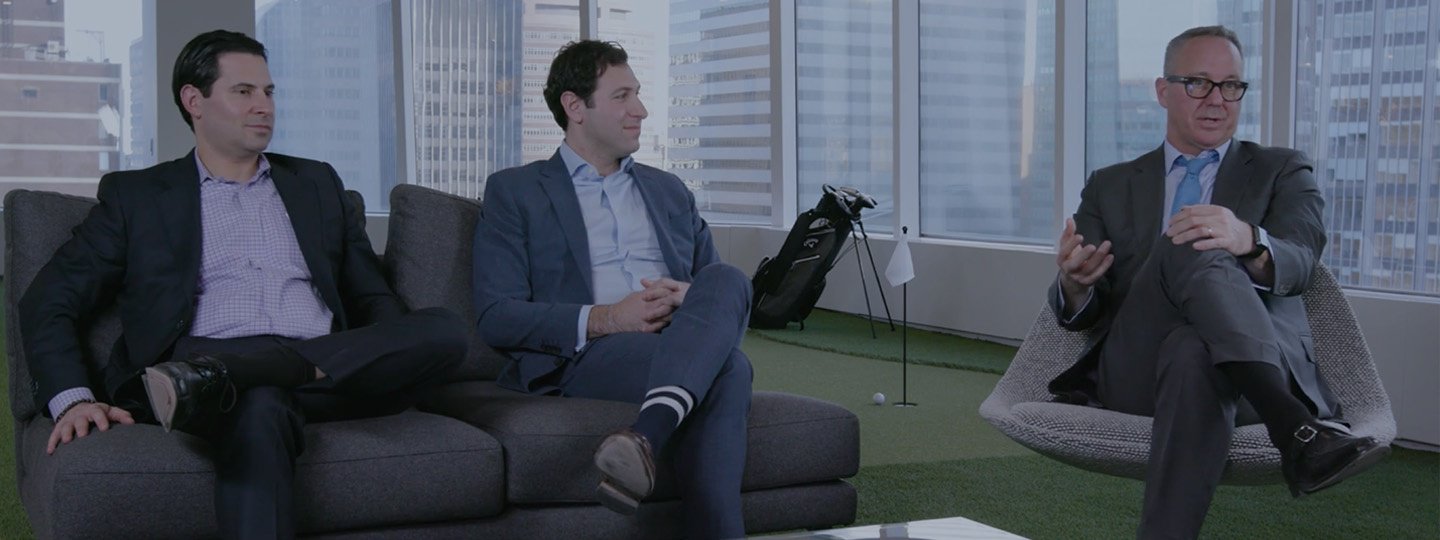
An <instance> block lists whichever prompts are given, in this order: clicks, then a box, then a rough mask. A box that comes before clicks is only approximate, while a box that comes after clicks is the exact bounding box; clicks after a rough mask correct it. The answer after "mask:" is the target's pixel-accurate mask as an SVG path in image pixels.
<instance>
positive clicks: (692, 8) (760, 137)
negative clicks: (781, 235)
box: [666, 0, 778, 223]
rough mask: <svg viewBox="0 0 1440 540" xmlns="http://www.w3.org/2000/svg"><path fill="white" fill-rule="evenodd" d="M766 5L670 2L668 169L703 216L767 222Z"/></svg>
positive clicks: (770, 192)
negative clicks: (685, 186)
mask: <svg viewBox="0 0 1440 540" xmlns="http://www.w3.org/2000/svg"><path fill="white" fill-rule="evenodd" d="M770 102H771V96H770V5H769V2H768V1H766V0H724V1H714V2H677V3H673V4H671V6H670V111H669V112H670V126H669V128H670V129H669V144H668V159H667V160H666V161H667V164H668V168H669V169H670V170H671V171H672V172H674V173H675V174H677V175H679V176H680V178H682V179H684V180H685V181H686V183H687V184H688V185H689V186H690V188H691V190H692V191H694V192H695V200H696V204H697V205H698V206H699V208H700V211H701V212H702V213H704V215H705V217H706V218H707V219H710V220H712V221H730V222H741V223H769V222H770V216H771V212H772V206H773V199H774V196H775V190H776V189H778V188H777V187H776V186H775V185H774V184H773V181H772V174H771V172H770V165H771V146H770V110H771V109H770Z"/></svg>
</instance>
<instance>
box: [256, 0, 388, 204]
mask: <svg viewBox="0 0 1440 540" xmlns="http://www.w3.org/2000/svg"><path fill="white" fill-rule="evenodd" d="M390 9H391V8H390V2H389V1H388V0H304V1H302V0H268V1H267V0H261V1H257V2H256V3H255V33H256V39H259V40H260V42H261V43H264V44H265V48H266V49H267V52H268V55H269V66H270V76H271V78H272V79H273V80H274V82H275V135H274V137H273V138H272V139H271V141H270V151H272V152H280V153H284V154H291V155H296V156H301V157H305V158H310V159H318V160H323V161H326V162H329V163H330V164H331V165H332V166H334V167H335V171H336V172H337V173H339V174H340V178H341V180H343V181H344V182H345V187H346V188H348V189H353V190H355V191H358V192H360V194H361V195H363V196H364V197H365V205H366V209H367V210H368V211H371V212H384V211H386V210H387V209H388V208H389V192H390V188H391V187H393V186H394V184H395V183H396V182H397V180H399V178H397V176H398V175H397V172H398V171H399V169H398V168H397V167H396V165H395V159H396V157H397V155H398V154H397V152H396V150H395V148H396V145H397V142H398V141H399V140H400V137H399V135H398V134H397V133H396V123H395V108H394V107H395V70H394V68H393V66H394V52H393V51H394V49H393V40H392V39H391V31H390V28H391V23H390ZM327 69H344V70H354V71H357V72H358V73H359V74H360V77H359V78H356V79H351V78H339V77H330V76H327V75H326V70H327Z"/></svg>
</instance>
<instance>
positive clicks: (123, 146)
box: [0, 0, 153, 197]
mask: <svg viewBox="0 0 1440 540" xmlns="http://www.w3.org/2000/svg"><path fill="white" fill-rule="evenodd" d="M140 8H141V0H70V1H68V2H64V3H50V2H3V3H0V21H3V23H0V27H3V28H0V34H3V36H0V37H3V39H4V41H7V43H4V44H3V46H0V76H3V77H0V78H3V79H4V81H3V82H4V83H5V84H3V85H0V86H3V87H4V89H5V90H6V91H4V92H0V111H3V112H4V116H5V118H4V120H3V123H4V126H5V127H4V129H0V197H4V195H5V193H7V192H9V191H10V190H12V189H35V190H45V191H56V192H61V193H69V194H73V195H82V196H86V197H93V196H95V186H96V184H98V183H99V181H100V176H101V175H103V174H104V173H106V172H109V171H110V170H112V169H113V168H116V166H117V165H126V164H129V165H131V166H144V165H149V164H150V163H153V157H147V158H146V159H135V160H131V159H129V158H131V157H132V153H133V152H134V151H135V149H137V148H140V147H143V146H142V145H138V144H132V141H136V140H139V139H141V138H143V133H144V132H145V127H144V126H143V125H139V124H140V123H141V122H139V121H138V120H139V117H138V114H139V111H138V110H137V108H136V107H134V102H135V99H134V98H133V97H132V96H134V95H144V94H143V93H144V92H146V90H145V88H144V86H145V84H144V83H146V82H147V81H145V80H144V78H143V77H139V76H133V75H136V73H132V71H134V72H139V71H146V72H148V71H149V70H150V69H151V68H150V67H148V66H142V65H139V62H141V61H142V59H141V57H139V56H138V55H137V54H136V50H137V48H138V47H139V43H141V34H142V32H143V30H142V28H143V27H142V25H141V20H140V18H141V9H140ZM96 85H98V87H99V91H98V92H97V91H96ZM122 88H124V89H125V90H124V91H123V92H122V90H121V89H122ZM126 94H129V95H128V96H127V95H126ZM97 97H98V100H97ZM137 134H142V135H140V136H138V137H137V136H136V135H137ZM122 156H123V158H124V159H122Z"/></svg>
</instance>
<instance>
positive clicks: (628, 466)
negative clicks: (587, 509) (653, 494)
mask: <svg viewBox="0 0 1440 540" xmlns="http://www.w3.org/2000/svg"><path fill="white" fill-rule="evenodd" d="M595 467H596V468H598V469H600V474H601V479H600V485H599V486H598V487H596V488H595V497H596V498H597V499H600V504H603V505H605V507H606V508H609V509H611V510H614V511H616V512H619V513H621V514H625V515H630V514H634V513H635V510H636V509H638V508H639V507H640V500H641V499H644V498H645V497H648V496H649V495H650V491H651V490H653V489H655V458H654V454H652V453H651V451H650V441H648V440H646V439H645V436H644V435H641V434H639V433H636V432H635V431H634V430H631V429H629V428H626V429H623V430H620V431H617V432H615V433H612V434H610V436H608V437H605V440H603V441H601V442H600V447H599V448H596V449H595Z"/></svg>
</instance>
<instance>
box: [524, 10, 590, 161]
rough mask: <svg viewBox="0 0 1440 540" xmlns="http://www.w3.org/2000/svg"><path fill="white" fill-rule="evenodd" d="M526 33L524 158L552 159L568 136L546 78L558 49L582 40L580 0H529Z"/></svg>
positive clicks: (526, 14)
mask: <svg viewBox="0 0 1440 540" xmlns="http://www.w3.org/2000/svg"><path fill="white" fill-rule="evenodd" d="M523 36H524V37H523V38H522V39H523V41H522V49H523V51H524V52H523V53H522V62H523V63H524V70H523V75H522V76H521V80H522V81H523V88H524V91H523V92H522V94H524V95H523V96H521V103H522V105H521V110H522V111H523V117H524V120H523V121H522V124H523V128H522V130H523V135H522V138H521V148H522V152H521V161H523V162H525V163H529V162H531V161H536V160H542V159H550V156H551V155H553V154H554V153H555V149H556V148H558V147H559V146H560V141H562V140H564V139H565V130H563V129H561V128H560V125H559V124H556V123H555V115H553V114H551V112H550V108H549V107H548V106H547V105H546V104H545V95H544V91H545V79H546V77H548V76H549V75H550V61H551V60H554V59H555V52H556V51H559V50H560V47H562V46H564V45H565V44H566V43H569V42H571V41H574V40H577V39H580V1H579V0H549V1H542V0H525V15H524V33H523Z"/></svg>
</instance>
